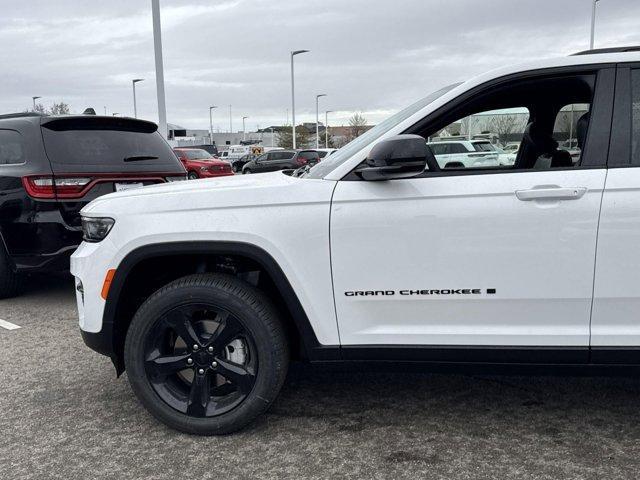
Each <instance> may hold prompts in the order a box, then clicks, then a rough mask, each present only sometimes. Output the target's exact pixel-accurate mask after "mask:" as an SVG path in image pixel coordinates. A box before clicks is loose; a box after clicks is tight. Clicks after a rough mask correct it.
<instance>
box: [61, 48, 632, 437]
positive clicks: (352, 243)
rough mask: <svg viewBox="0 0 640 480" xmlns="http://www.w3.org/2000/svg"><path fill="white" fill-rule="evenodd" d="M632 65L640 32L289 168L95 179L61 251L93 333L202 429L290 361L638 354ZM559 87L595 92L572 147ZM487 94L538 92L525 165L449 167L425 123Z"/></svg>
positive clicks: (249, 415)
mask: <svg viewBox="0 0 640 480" xmlns="http://www.w3.org/2000/svg"><path fill="white" fill-rule="evenodd" d="M639 66H640V49H639V48H635V49H630V51H628V52H625V51H624V50H622V49H604V50H602V51H598V50H596V51H591V52H586V54H579V55H574V56H569V57H565V58H557V59H552V60H536V61H532V62H530V63H527V64H523V65H518V66H517V67H503V68H500V69H498V70H493V71H491V72H489V73H487V74H484V75H480V76H478V77H475V78H473V79H471V80H469V81H467V82H465V83H462V84H454V85H450V86H448V87H444V88H442V89H440V90H438V91H436V92H434V93H432V94H431V95H428V96H427V97H425V98H423V99H422V100H420V101H418V102H416V103H415V104H413V105H411V106H410V107H408V108H406V109H405V110H402V111H400V112H398V113H397V114H395V115H394V116H392V117H390V118H389V119H387V120H385V121H384V122H381V123H379V124H378V125H377V126H375V127H374V128H372V129H370V130H368V131H367V132H366V133H364V134H363V135H361V136H360V137H358V138H357V139H356V140H354V141H353V142H351V143H349V144H347V145H346V146H344V147H343V148H341V149H340V151H339V152H337V153H335V154H333V155H332V156H331V157H329V158H327V159H325V160H323V161H322V162H319V163H317V164H316V165H315V166H314V167H312V168H311V169H310V170H309V171H308V172H306V174H304V175H301V176H298V177H293V176H290V175H285V174H284V173H282V172H272V173H268V174H264V175H260V176H253V177H249V178H247V177H246V176H244V177H240V176H236V177H234V178H230V179H229V180H228V181H226V182H224V185H222V182H220V184H218V183H216V182H211V184H210V185H209V184H205V185H202V188H197V189H196V188H193V187H191V186H190V185H185V184H174V185H160V186H154V187H148V188H146V189H144V191H142V192H137V191H131V192H119V193H116V194H113V195H110V196H108V197H105V198H102V199H99V200H97V201H95V202H93V203H91V204H90V205H89V206H87V207H85V209H84V210H83V212H82V214H83V219H84V228H85V238H86V242H85V243H83V244H82V245H81V246H80V248H79V249H78V250H77V251H76V252H75V253H74V255H73V257H72V270H73V274H74V275H75V276H76V285H77V290H78V293H77V297H76V298H77V303H78V310H79V312H80V314H79V318H80V328H81V331H82V335H83V338H84V341H85V342H86V343H87V344H88V345H89V346H90V347H92V348H94V349H95V350H97V351H99V352H102V353H104V354H107V355H109V356H110V357H111V359H112V360H113V362H114V364H115V366H116V369H117V372H118V373H122V372H123V371H124V370H125V369H126V370H127V372H128V375H127V376H128V379H129V382H130V384H131V387H132V390H133V392H134V393H135V394H136V396H137V397H138V398H139V400H140V401H141V403H142V405H144V407H146V409H147V410H148V411H149V412H150V413H151V414H153V415H154V416H155V417H156V418H157V419H159V420H160V421H162V422H164V423H165V424H167V425H169V426H171V427H173V428H176V429H178V430H181V431H185V432H189V433H195V434H222V433H229V432H233V431H235V430H238V429H240V428H242V427H243V426H245V425H247V424H248V423H250V422H251V421H252V420H253V419H255V418H256V417H257V416H258V415H260V414H262V413H263V412H265V411H266V410H267V408H269V405H271V404H272V403H273V402H274V400H275V398H276V397H277V395H278V392H279V390H280V388H281V386H282V384H283V382H284V379H285V377H286V373H287V366H288V363H289V361H290V360H291V359H303V360H307V361H314V362H329V363H335V362H345V361H346V362H353V361H386V362H388V361H402V362H414V363H415V362H426V363H427V364H429V365H432V364H444V365H446V366H447V367H448V368H451V367H452V366H454V365H458V366H459V367H458V368H463V367H464V366H468V365H469V364H479V365H480V366H481V367H483V368H486V367H487V366H488V365H491V364H494V365H495V364H500V365H504V364H512V367H517V366H518V365H520V364H529V365H538V366H541V368H544V369H547V370H549V369H551V368H552V366H553V365H564V366H571V367H572V368H574V369H575V368H577V367H579V366H582V367H584V368H592V367H594V366H598V367H610V368H611V367H614V366H629V365H635V366H638V365H639V364H640V355H639V352H640V328H639V327H638V326H639V321H638V310H639V308H638V307H639V306H640V282H639V281H638V271H639V269H640V242H638V238H640V222H638V218H640V150H639V149H634V148H633V147H634V145H637V144H638V142H639V141H640V129H638V128H637V125H634V124H633V123H632V118H633V117H632V115H630V114H629V112H631V111H632V106H633V105H637V104H638V103H640V89H637V88H635V89H634V88H629V86H631V85H640V67H639ZM572 102H576V103H586V104H590V106H591V107H592V108H591V109H590V110H591V111H592V112H593V115H592V116H591V117H590V118H589V117H586V116H583V117H581V118H580V119H579V120H578V122H577V125H578V127H577V128H578V135H577V136H578V138H580V139H581V140H580V142H581V145H580V147H581V149H582V156H581V158H580V162H579V163H578V164H575V165H573V164H572V163H571V158H570V156H569V154H568V153H567V152H565V151H562V150H559V149H558V148H557V145H558V144H557V142H556V141H555V140H554V139H553V125H554V123H555V119H556V118H557V116H558V115H559V114H560V112H561V108H562V106H563V105H567V104H569V103H572ZM498 105H499V106H500V107H501V108H505V109H506V108H523V106H526V107H527V108H529V110H530V111H531V112H535V115H533V116H532V117H531V120H530V121H529V123H528V125H527V126H526V130H525V134H524V136H523V139H522V145H521V147H520V153H519V154H518V160H519V163H520V164H519V165H518V168H517V169H515V168H514V167H513V166H495V167H490V168H487V167H484V166H482V165H480V166H474V165H470V166H469V167H468V168H465V169H464V170H463V171H454V170H448V169H445V168H444V167H445V166H446V165H443V166H441V165H442V164H441V162H440V161H437V159H436V158H435V157H434V155H433V153H432V152H431V150H430V149H429V148H427V142H426V139H427V138H431V137H433V136H434V135H435V134H436V133H437V132H439V131H441V130H442V129H443V128H446V126H447V125H449V124H451V123H452V122H459V120H460V119H462V118H465V117H467V116H469V115H476V114H477V115H480V114H483V113H485V112H487V111H493V110H495V108H496V106H498ZM614 106H615V108H614ZM610 146H611V148H610ZM467 152H469V153H471V152H470V150H469V149H468V150H467ZM441 154H444V152H441ZM479 158H482V157H479ZM619 167H624V168H619ZM176 199H179V201H177V200H176ZM598 372H599V373H602V372H603V371H602V370H601V369H600V370H598ZM345 388H348V386H345V385H342V384H341V385H340V389H341V392H340V395H342V396H345V397H347V396H348V392H344V389H345ZM389 395H390V393H389V392H388V391H386V392H385V402H386V404H389V403H391V404H392V403H393V402H392V401H390V400H389ZM360 407H361V406H360V405H358V408H360ZM284 414H286V412H285V413H284ZM388 414H389V415H393V409H392V408H390V409H389V413H388Z"/></svg>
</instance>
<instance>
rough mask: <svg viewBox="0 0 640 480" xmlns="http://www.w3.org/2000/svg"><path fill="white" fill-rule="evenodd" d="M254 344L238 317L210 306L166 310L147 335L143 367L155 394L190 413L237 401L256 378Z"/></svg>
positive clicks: (213, 411) (215, 410)
mask: <svg viewBox="0 0 640 480" xmlns="http://www.w3.org/2000/svg"><path fill="white" fill-rule="evenodd" d="M255 352H256V348H255V345H254V344H253V341H252V340H251V338H250V337H249V335H248V334H247V331H246V330H245V328H244V327H243V326H242V324H241V323H240V321H239V320H238V319H237V318H235V317H234V316H233V315H231V314H230V313H229V312H227V311H225V310H222V309H220V308H218V307H217V306H215V305H210V304H204V303H196V304H193V303H189V304H185V305H182V306H179V307H176V308H174V309H173V310H171V311H169V312H167V314H166V315H164V316H163V317H161V318H160V319H158V321H157V322H156V323H155V325H154V326H153V327H152V328H151V330H150V331H149V333H148V338H147V343H146V345H145V371H146V373H147V377H148V378H149V382H150V383H151V385H152V386H153V389H154V390H155V392H156V393H157V394H158V396H159V397H160V398H161V399H162V400H163V401H164V402H165V403H167V404H168V405H171V406H172V407H173V408H175V409H176V410H178V411H179V412H182V413H186V414H187V415H189V416H191V417H213V416H216V415H221V414H223V413H225V412H228V411H229V410H231V409H232V408H234V407H236V406H237V405H239V404H240V403H241V402H242V401H243V400H244V399H245V398H246V397H247V395H248V394H249V393H250V392H251V390H252V389H253V386H254V384H255V381H256V372H257V369H258V361H257V358H256V357H255Z"/></svg>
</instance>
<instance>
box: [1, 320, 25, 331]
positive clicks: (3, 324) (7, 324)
mask: <svg viewBox="0 0 640 480" xmlns="http://www.w3.org/2000/svg"><path fill="white" fill-rule="evenodd" d="M0 327H2V328H6V329H7V330H17V329H19V328H21V327H20V325H16V324H15V323H11V322H7V321H6V320H2V319H0Z"/></svg>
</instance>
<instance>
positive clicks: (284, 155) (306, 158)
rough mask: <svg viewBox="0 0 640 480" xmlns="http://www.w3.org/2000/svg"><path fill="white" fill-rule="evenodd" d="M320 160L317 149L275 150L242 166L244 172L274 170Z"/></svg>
mask: <svg viewBox="0 0 640 480" xmlns="http://www.w3.org/2000/svg"><path fill="white" fill-rule="evenodd" d="M319 161H320V157H319V156H318V152H316V151H315V150H299V151H296V150H273V151H271V152H269V153H263V154H262V155H260V156H259V157H258V158H256V159H255V160H251V161H250V162H248V163H247V164H245V165H244V166H243V167H242V173H261V172H274V171H276V170H288V169H291V168H293V169H296V168H300V167H303V166H305V165H315V164H316V163H318V162H319Z"/></svg>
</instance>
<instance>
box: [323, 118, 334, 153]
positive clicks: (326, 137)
mask: <svg viewBox="0 0 640 480" xmlns="http://www.w3.org/2000/svg"><path fill="white" fill-rule="evenodd" d="M332 112H333V110H326V111H325V112H324V148H329V114H330V113H332Z"/></svg>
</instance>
